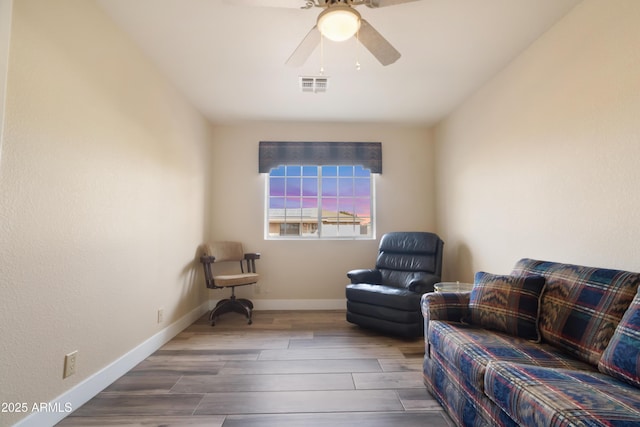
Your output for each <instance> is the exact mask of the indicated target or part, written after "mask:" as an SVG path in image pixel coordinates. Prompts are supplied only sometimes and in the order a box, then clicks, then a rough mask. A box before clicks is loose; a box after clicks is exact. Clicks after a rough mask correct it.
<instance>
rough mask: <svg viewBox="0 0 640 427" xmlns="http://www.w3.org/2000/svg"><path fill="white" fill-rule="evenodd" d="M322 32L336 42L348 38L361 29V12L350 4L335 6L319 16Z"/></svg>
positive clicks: (319, 27)
mask: <svg viewBox="0 0 640 427" xmlns="http://www.w3.org/2000/svg"><path fill="white" fill-rule="evenodd" d="M317 25H318V29H319V30H320V33H321V34H322V35H323V36H324V37H326V38H328V39H329V40H333V41H335V42H341V41H344V40H348V39H350V38H351V37H353V35H354V34H355V33H356V32H357V31H358V30H359V29H360V14H359V13H358V12H357V11H356V10H354V9H352V8H351V7H349V6H344V7H342V6H334V7H330V8H329V9H327V10H325V11H323V12H322V13H321V14H320V16H318V24H317Z"/></svg>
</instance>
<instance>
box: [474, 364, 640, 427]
mask: <svg viewBox="0 0 640 427" xmlns="http://www.w3.org/2000/svg"><path fill="white" fill-rule="evenodd" d="M484 390H485V393H486V394H487V396H489V398H490V399H491V400H493V401H494V402H495V403H496V404H497V405H498V406H499V407H500V408H502V410H503V411H505V412H506V413H507V414H509V416H510V417H511V418H513V419H514V420H515V421H516V422H517V423H518V424H520V425H525V426H550V427H559V426H563V427H565V426H566V427H569V426H637V425H638V423H639V421H638V420H640V393H638V390H637V389H635V388H634V387H632V386H630V385H629V384H626V383H623V382H621V381H618V380H616V379H614V378H611V377H609V376H607V375H604V374H601V373H598V372H585V371H573V370H567V369H549V368H544V367H539V366H532V365H523V364H514V363H509V362H495V363H491V364H489V366H488V367H487V371H486V375H485V384H484Z"/></svg>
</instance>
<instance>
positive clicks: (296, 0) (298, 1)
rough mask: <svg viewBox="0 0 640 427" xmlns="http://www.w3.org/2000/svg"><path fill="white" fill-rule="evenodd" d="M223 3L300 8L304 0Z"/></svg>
mask: <svg viewBox="0 0 640 427" xmlns="http://www.w3.org/2000/svg"><path fill="white" fill-rule="evenodd" d="M224 2H225V3H228V4H233V5H238V6H260V7H283V8H288V9H302V8H304V6H305V3H306V1H305V0H224Z"/></svg>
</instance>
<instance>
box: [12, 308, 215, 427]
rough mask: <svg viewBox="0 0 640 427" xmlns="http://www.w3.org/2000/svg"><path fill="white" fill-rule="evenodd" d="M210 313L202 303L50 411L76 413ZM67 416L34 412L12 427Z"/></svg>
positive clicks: (66, 395)
mask: <svg viewBox="0 0 640 427" xmlns="http://www.w3.org/2000/svg"><path fill="white" fill-rule="evenodd" d="M207 310H209V301H206V302H204V303H203V304H201V305H200V306H199V307H196V308H195V309H193V310H191V311H190V312H189V313H187V314H186V315H184V316H183V317H182V318H180V319H178V320H177V321H175V322H174V323H172V324H171V325H169V326H167V327H166V328H164V329H163V330H161V331H160V332H158V333H157V334H155V335H153V336H152V337H151V338H149V339H148V340H146V341H144V342H143V343H142V344H140V345H139V346H137V347H135V348H134V349H132V350H131V351H129V352H128V353H126V354H125V355H124V356H122V357H120V358H119V359H117V360H115V361H114V362H112V363H111V364H110V365H108V366H106V367H105V368H103V369H101V370H100V371H98V372H96V373H95V374H93V375H91V376H90V377H89V378H87V379H85V380H84V381H82V382H81V383H79V384H78V385H76V386H75V387H73V388H72V389H70V390H68V391H66V392H64V393H63V394H61V395H60V396H58V397H57V398H55V399H54V400H53V401H51V402H49V407H50V408H66V407H70V408H72V409H77V408H79V407H80V406H82V405H84V404H85V403H86V402H87V401H89V400H90V399H91V398H93V397H94V396H95V395H97V394H98V393H100V392H101V391H102V390H104V389H105V388H106V387H107V386H109V385H110V384H111V383H113V382H114V381H115V380H117V379H118V378H120V377H121V376H122V375H124V374H125V373H127V372H128V371H130V370H131V369H132V368H133V367H134V366H136V365H137V364H138V363H140V362H142V361H143V360H144V359H146V358H147V357H149V356H150V355H151V354H152V353H153V352H155V351H156V350H158V349H159V348H160V347H162V346H163V345H164V344H166V343H167V342H168V341H169V340H171V339H172V338H173V337H175V336H176V335H178V334H179V333H180V332H182V331H183V330H184V329H185V328H186V327H187V326H189V325H191V324H192V323H193V322H195V321H196V320H198V319H199V318H200V316H202V315H203V314H204V313H206V312H207ZM67 415H69V414H68V413H66V412H63V411H62V412H57V411H52V412H48V411H43V412H34V413H32V414H31V415H29V416H28V417H26V418H23V419H22V420H20V421H19V422H18V423H16V424H15V425H14V427H31V426H33V427H41V426H52V425H55V424H56V423H58V422H60V421H61V420H62V419H63V418H65V417H66V416H67Z"/></svg>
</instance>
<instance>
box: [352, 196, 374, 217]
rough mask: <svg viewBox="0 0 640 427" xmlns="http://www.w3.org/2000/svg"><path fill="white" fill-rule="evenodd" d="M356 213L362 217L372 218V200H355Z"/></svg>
mask: <svg viewBox="0 0 640 427" xmlns="http://www.w3.org/2000/svg"><path fill="white" fill-rule="evenodd" d="M355 213H356V215H358V216H360V217H369V216H371V200H369V199H368V198H367V199H355Z"/></svg>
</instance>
